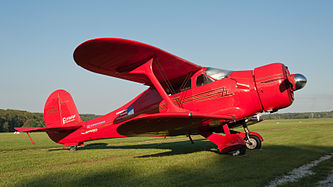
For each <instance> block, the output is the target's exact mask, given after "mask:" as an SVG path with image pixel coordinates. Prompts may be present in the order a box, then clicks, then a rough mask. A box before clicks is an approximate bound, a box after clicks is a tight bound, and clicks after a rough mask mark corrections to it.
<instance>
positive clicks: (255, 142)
mask: <svg viewBox="0 0 333 187" xmlns="http://www.w3.org/2000/svg"><path fill="white" fill-rule="evenodd" d="M249 137H250V140H247V137H245V138H244V140H245V143H246V148H247V149H249V150H253V149H260V148H261V140H260V138H259V137H258V136H256V135H253V134H250V135H249ZM249 142H251V144H250V143H249Z"/></svg>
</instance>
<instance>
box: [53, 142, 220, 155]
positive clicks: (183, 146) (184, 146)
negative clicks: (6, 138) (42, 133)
mask: <svg viewBox="0 0 333 187" xmlns="http://www.w3.org/2000/svg"><path fill="white" fill-rule="evenodd" d="M193 142H194V144H191V142H190V141H178V142H166V143H163V142H162V143H151V144H139V145H110V144H108V143H91V144H86V145H85V146H84V147H79V148H78V151H80V150H92V149H110V150H112V149H162V150H169V151H166V152H161V153H157V154H148V155H143V156H137V157H136V158H145V157H161V156H172V155H182V154H188V153H195V152H200V151H210V152H214V153H217V154H221V153H220V152H219V151H218V149H217V147H216V145H215V144H213V143H211V142H209V141H205V140H204V139H202V140H193ZM60 150H66V149H63V148H61V149H50V150H49V151H60Z"/></svg>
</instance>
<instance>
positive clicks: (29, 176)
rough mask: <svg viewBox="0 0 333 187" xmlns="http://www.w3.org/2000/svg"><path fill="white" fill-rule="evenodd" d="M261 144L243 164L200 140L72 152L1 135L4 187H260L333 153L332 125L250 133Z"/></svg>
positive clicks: (275, 126) (290, 124) (291, 123)
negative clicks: (206, 186)
mask: <svg viewBox="0 0 333 187" xmlns="http://www.w3.org/2000/svg"><path fill="white" fill-rule="evenodd" d="M250 130H252V131H256V132H259V133H260V134H261V135H262V136H263V137H264V139H265V141H264V142H263V148H262V149H261V150H254V151H247V153H246V155H244V156H231V155H224V154H219V153H217V148H216V147H215V145H214V144H213V143H211V142H209V141H207V140H205V139H203V138H202V137H201V136H194V137H193V139H194V144H193V145H192V144H190V142H189V141H188V139H187V138H186V137H185V136H178V137H168V138H166V139H164V138H136V137H135V138H120V139H108V140H98V141H91V142H86V146H85V147H82V148H80V149H79V150H78V151H76V152H70V151H68V149H66V148H64V147H63V146H62V145H58V144H56V143H53V142H52V141H51V140H49V139H48V136H47V135H46V134H45V133H32V134H31V136H32V138H33V140H34V141H35V143H36V144H35V145H31V143H30V140H29V138H28V137H27V136H26V135H25V134H19V135H14V134H12V133H1V134H0V162H1V164H0V185H2V186H22V185H27V186H31V185H32V186H82V185H84V186H90V185H109V186H110V185H112V186H130V185H136V186H138V185H139V186H141V185H149V186H202V185H212V186H221V185H223V186H264V185H266V184H268V183H269V182H270V181H271V180H273V179H275V178H276V177H277V176H281V175H283V174H286V173H287V172H289V171H290V170H292V169H293V168H296V167H299V166H301V165H303V164H305V163H308V162H310V161H312V160H316V159H318V158H319V157H321V156H323V155H325V154H328V153H332V152H333V119H309V120H268V121H264V122H262V123H259V124H257V125H254V126H251V127H250ZM332 163H333V159H330V160H327V161H325V162H323V163H321V164H320V165H318V166H317V167H315V168H314V171H315V172H316V174H315V175H312V176H309V177H306V178H303V179H301V180H300V181H298V182H297V183H288V184H286V185H288V186H289V185H305V184H306V185H314V184H316V182H317V181H319V180H322V179H325V177H326V176H327V175H328V173H329V172H330V171H331V170H332V169H333V164H332Z"/></svg>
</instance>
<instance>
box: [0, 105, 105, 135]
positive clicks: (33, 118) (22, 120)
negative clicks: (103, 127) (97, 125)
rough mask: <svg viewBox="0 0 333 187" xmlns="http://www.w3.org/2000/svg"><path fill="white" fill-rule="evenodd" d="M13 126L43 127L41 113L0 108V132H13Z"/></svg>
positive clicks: (88, 116) (91, 116)
mask: <svg viewBox="0 0 333 187" xmlns="http://www.w3.org/2000/svg"><path fill="white" fill-rule="evenodd" d="M80 117H81V119H82V120H83V121H89V120H91V119H94V118H97V117H99V116H98V115H94V114H80ZM14 127H45V124H44V116H43V113H33V112H28V111H23V110H11V109H7V110H3V109H0V132H14V131H15V129H14Z"/></svg>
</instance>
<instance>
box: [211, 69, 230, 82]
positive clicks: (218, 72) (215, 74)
mask: <svg viewBox="0 0 333 187" xmlns="http://www.w3.org/2000/svg"><path fill="white" fill-rule="evenodd" d="M231 72H232V71H229V70H224V69H216V68H207V69H206V70H205V73H206V74H207V75H208V76H210V77H212V78H213V79H216V80H221V79H224V78H226V77H227V75H229V74H230V73H231Z"/></svg>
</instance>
